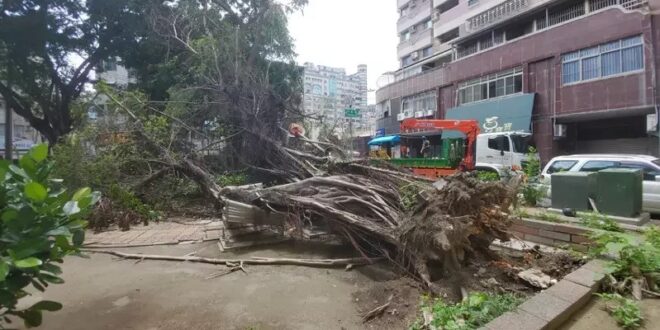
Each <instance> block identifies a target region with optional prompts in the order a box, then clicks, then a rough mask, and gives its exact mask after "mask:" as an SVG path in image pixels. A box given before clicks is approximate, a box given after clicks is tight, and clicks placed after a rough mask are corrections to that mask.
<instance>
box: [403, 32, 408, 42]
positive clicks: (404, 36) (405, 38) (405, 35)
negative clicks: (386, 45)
mask: <svg viewBox="0 0 660 330" xmlns="http://www.w3.org/2000/svg"><path fill="white" fill-rule="evenodd" d="M407 40H410V31H406V32H404V33H401V41H402V42H403V41H407Z"/></svg>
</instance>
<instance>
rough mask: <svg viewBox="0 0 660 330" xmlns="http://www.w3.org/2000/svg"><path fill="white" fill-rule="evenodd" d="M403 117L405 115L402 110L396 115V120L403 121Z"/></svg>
mask: <svg viewBox="0 0 660 330" xmlns="http://www.w3.org/2000/svg"><path fill="white" fill-rule="evenodd" d="M404 119H406V116H405V114H404V113H403V112H402V113H398V114H397V115H396V120H398V121H403V120H404Z"/></svg>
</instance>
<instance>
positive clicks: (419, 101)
mask: <svg viewBox="0 0 660 330" xmlns="http://www.w3.org/2000/svg"><path fill="white" fill-rule="evenodd" d="M402 102H403V103H402V106H401V107H402V109H403V110H404V111H405V112H408V113H412V114H414V113H415V112H418V111H424V116H427V111H432V112H434V113H435V111H436V109H437V99H436V93H435V92H434V91H431V92H424V93H420V94H417V95H413V96H407V97H404V98H403V99H402Z"/></svg>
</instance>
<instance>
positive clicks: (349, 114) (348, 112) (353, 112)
mask: <svg viewBox="0 0 660 330" xmlns="http://www.w3.org/2000/svg"><path fill="white" fill-rule="evenodd" d="M344 117H346V118H360V117H362V115H360V109H350V108H348V109H344Z"/></svg>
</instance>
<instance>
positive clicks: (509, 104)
mask: <svg viewBox="0 0 660 330" xmlns="http://www.w3.org/2000/svg"><path fill="white" fill-rule="evenodd" d="M533 109H534V94H533V93H532V94H521V95H512V96H507V97H502V98H498V99H494V100H490V101H481V102H475V103H470V104H466V105H462V106H460V107H456V108H451V109H449V110H447V115H446V116H445V118H446V119H458V120H461V119H474V120H477V121H479V123H480V126H481V127H480V129H481V133H498V132H529V131H530V125H531V123H532V110H533ZM460 136H461V133H459V132H453V131H448V132H447V133H445V134H444V135H443V137H445V138H455V137H460Z"/></svg>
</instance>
